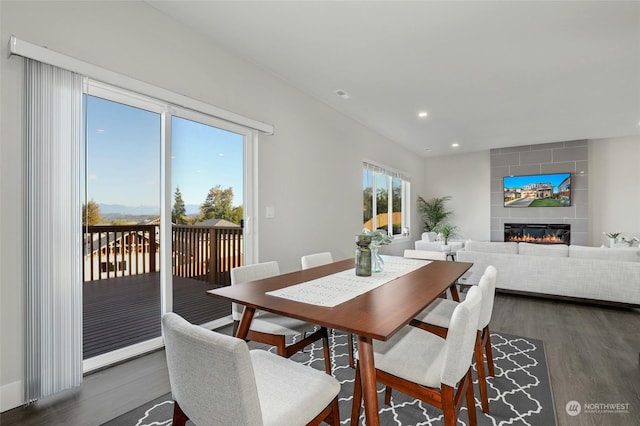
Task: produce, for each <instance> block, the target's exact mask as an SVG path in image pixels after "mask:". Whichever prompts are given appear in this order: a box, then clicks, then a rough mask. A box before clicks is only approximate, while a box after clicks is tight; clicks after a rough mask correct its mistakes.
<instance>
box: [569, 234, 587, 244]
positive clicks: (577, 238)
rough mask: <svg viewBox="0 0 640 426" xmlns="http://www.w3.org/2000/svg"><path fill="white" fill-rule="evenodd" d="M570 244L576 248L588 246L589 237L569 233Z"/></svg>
mask: <svg viewBox="0 0 640 426" xmlns="http://www.w3.org/2000/svg"><path fill="white" fill-rule="evenodd" d="M571 244H572V245H576V246H586V245H589V237H588V234H587V233H586V232H573V231H571Z"/></svg>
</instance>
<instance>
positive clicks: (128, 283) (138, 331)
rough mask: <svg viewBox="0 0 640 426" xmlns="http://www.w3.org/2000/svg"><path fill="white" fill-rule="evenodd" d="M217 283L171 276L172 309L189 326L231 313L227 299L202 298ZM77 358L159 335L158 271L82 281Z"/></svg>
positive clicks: (99, 353) (88, 356)
mask: <svg viewBox="0 0 640 426" xmlns="http://www.w3.org/2000/svg"><path fill="white" fill-rule="evenodd" d="M215 287H217V286H215V285H212V284H209V283H207V282H203V281H197V280H193V279H189V278H181V277H173V311H174V312H176V313H178V314H180V315H182V316H183V317H184V318H186V319H187V320H188V321H190V322H192V323H194V324H204V323H207V322H209V321H213V320H216V319H218V318H222V317H225V316H228V315H230V314H231V302H228V301H225V300H223V299H218V298H214V297H211V296H207V295H206V294H205V292H206V291H207V290H210V289H212V288H215ZM82 290H83V293H82V297H83V311H82V320H83V326H82V331H83V345H82V346H83V359H88V358H92V357H94V356H96V355H101V354H104V353H107V352H111V351H113V350H116V349H120V348H123V347H126V346H129V345H133V344H135V343H140V342H144V341H146V340H149V339H153V338H154V337H159V336H160V274H159V273H157V272H156V273H150V274H140V275H132V276H127V277H120V278H110V279H106V280H100V281H90V282H86V283H84V284H83V288H82Z"/></svg>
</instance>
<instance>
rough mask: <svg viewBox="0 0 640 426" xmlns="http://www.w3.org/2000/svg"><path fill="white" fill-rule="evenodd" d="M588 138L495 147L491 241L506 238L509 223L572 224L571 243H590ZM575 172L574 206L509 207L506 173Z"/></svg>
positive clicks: (572, 188)
mask: <svg viewBox="0 0 640 426" xmlns="http://www.w3.org/2000/svg"><path fill="white" fill-rule="evenodd" d="M588 165H589V158H588V143H587V140H586V139H585V140H577V141H567V142H555V143H547V144H540V145H524V146H516V147H510V148H498V149H493V150H491V241H504V224H505V223H531V224H569V225H571V244H578V245H584V246H586V245H588V244H587V243H588V229H589V223H588V211H587V202H588V200H587V197H588V195H587V193H588V183H589V179H588V174H589V169H588ZM566 172H570V173H571V206H570V207H527V208H520V209H516V208H505V207H504V206H503V198H502V197H503V182H502V178H503V177H504V176H516V175H535V174H542V173H566Z"/></svg>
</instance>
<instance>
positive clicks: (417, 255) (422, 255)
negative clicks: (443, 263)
mask: <svg viewBox="0 0 640 426" xmlns="http://www.w3.org/2000/svg"><path fill="white" fill-rule="evenodd" d="M404 257H408V258H411V259H425V260H447V253H445V252H443V251H431V250H411V249H406V250H405V251H404Z"/></svg>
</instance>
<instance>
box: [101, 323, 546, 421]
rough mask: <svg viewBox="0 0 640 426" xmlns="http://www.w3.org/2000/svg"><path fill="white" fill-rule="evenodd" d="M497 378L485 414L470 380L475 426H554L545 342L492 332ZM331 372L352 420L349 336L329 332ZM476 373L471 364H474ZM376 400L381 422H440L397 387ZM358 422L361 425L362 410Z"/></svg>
mask: <svg viewBox="0 0 640 426" xmlns="http://www.w3.org/2000/svg"><path fill="white" fill-rule="evenodd" d="M491 341H492V344H493V357H494V362H495V370H496V375H495V377H489V379H488V389H487V391H488V394H489V408H490V410H491V415H490V416H488V415H486V414H484V413H483V412H482V409H481V408H480V399H479V398H480V392H479V389H478V387H477V378H476V380H474V390H475V399H476V413H477V416H478V424H479V425H493V426H495V425H531V426H533V425H539V426H552V425H555V424H556V416H555V411H554V406H553V397H552V394H551V386H550V383H549V373H548V370H547V362H546V356H545V352H544V345H543V343H542V341H541V340H535V339H529V338H524V337H517V336H510V335H506V334H502V333H491ZM330 344H331V353H332V362H333V368H332V370H333V375H334V377H336V378H337V379H338V380H339V381H340V382H341V383H342V389H341V391H340V417H341V419H342V421H341V424H344V425H348V424H350V423H351V421H350V419H349V417H350V415H351V404H352V400H353V379H354V370H353V369H352V368H349V366H348V355H347V337H346V335H345V334H344V333H342V332H339V331H333V333H332V334H331V336H330ZM312 348H313V349H312V350H309V348H307V349H306V351H305V352H302V353H298V354H296V355H295V356H294V357H293V359H294V360H296V361H298V362H301V363H303V364H306V365H310V366H312V367H314V368H316V369H318V370H324V358H323V355H322V346H321V345H319V344H315V345H314V346H313V347H312ZM474 377H476V376H475V366H474ZM378 404H379V407H380V424H381V425H385V426H387V425H399V426H404V425H434V426H435V425H441V424H443V422H444V418H443V415H442V411H440V410H438V409H437V408H434V407H431V406H429V405H427V404H423V403H422V402H420V401H417V400H415V399H413V398H410V397H408V396H406V395H404V394H401V393H400V392H398V391H393V394H392V399H391V406H387V405H385V404H384V388H383V387H382V386H378ZM172 413H173V402H172V401H171V395H170V394H167V395H164V396H162V397H160V398H158V399H156V400H154V401H151V402H149V403H147V404H145V405H143V406H141V407H138V408H136V409H135V410H132V411H130V412H128V413H126V414H123V415H122V416H120V417H117V418H116V419H114V420H111V421H110V422H107V423H106V425H109V426H115V425H119V426H120V425H127V426H129V425H131V426H133V425H136V426H145V425H147V426H152V425H153V426H160V425H170V424H171V416H172ZM467 423H468V421H467V409H466V405H465V406H464V407H463V408H462V409H461V412H460V418H459V420H458V424H460V425H463V424H467ZM360 424H364V410H362V414H361V418H360Z"/></svg>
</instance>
